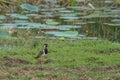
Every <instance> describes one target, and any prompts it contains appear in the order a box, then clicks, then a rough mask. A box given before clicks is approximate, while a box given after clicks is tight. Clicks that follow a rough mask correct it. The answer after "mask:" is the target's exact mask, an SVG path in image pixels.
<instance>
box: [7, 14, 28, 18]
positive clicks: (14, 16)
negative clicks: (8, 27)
mask: <svg viewBox="0 0 120 80" xmlns="http://www.w3.org/2000/svg"><path fill="white" fill-rule="evenodd" d="M7 15H9V16H10V17H11V18H18V19H28V17H27V16H25V15H20V14H7Z"/></svg>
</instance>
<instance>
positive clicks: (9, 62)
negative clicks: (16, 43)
mask: <svg viewBox="0 0 120 80" xmlns="http://www.w3.org/2000/svg"><path fill="white" fill-rule="evenodd" d="M2 61H4V64H5V66H8V67H15V66H18V65H21V64H29V62H28V61H26V60H22V59H17V58H11V57H8V56H5V57H3V58H2Z"/></svg>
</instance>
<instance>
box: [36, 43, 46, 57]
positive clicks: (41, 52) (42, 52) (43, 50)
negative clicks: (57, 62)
mask: <svg viewBox="0 0 120 80" xmlns="http://www.w3.org/2000/svg"><path fill="white" fill-rule="evenodd" d="M47 47H48V44H44V45H43V49H42V50H41V51H40V52H39V53H38V55H37V56H36V57H35V58H36V59H38V58H40V57H42V56H45V55H46V54H48V49H47Z"/></svg>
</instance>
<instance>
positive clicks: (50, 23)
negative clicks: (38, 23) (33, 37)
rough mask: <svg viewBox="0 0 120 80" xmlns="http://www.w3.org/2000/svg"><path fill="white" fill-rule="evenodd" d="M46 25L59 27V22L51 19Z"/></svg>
mask: <svg viewBox="0 0 120 80" xmlns="http://www.w3.org/2000/svg"><path fill="white" fill-rule="evenodd" d="M46 24H47V25H58V24H59V22H56V21H54V20H52V19H49V20H47V21H46Z"/></svg>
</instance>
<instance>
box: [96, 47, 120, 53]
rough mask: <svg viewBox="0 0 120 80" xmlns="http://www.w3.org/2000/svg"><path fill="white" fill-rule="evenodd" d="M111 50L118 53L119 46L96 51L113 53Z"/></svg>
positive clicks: (119, 50) (119, 51)
mask: <svg viewBox="0 0 120 80" xmlns="http://www.w3.org/2000/svg"><path fill="white" fill-rule="evenodd" d="M113 52H118V53H120V49H119V48H109V49H106V50H101V51H99V52H98V53H100V54H105V53H113Z"/></svg>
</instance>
